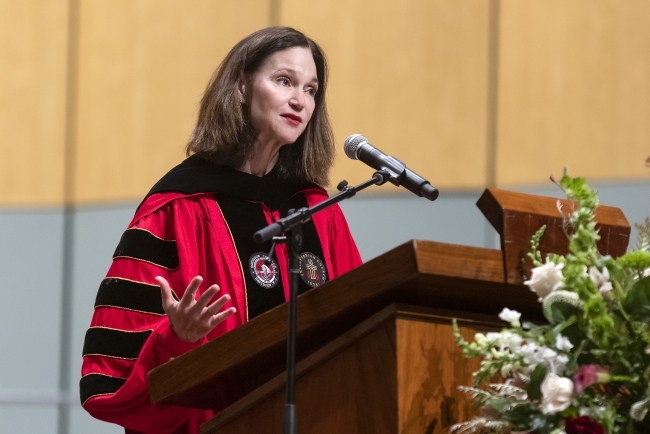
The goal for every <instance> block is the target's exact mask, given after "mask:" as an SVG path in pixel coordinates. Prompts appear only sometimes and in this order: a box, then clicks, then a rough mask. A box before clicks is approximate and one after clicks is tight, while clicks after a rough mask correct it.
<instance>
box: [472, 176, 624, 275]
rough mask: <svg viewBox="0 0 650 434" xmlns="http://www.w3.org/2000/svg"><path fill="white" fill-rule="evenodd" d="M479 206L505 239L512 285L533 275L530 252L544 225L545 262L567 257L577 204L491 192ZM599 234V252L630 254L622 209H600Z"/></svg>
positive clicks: (542, 247)
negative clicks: (570, 222) (554, 256)
mask: <svg viewBox="0 0 650 434" xmlns="http://www.w3.org/2000/svg"><path fill="white" fill-rule="evenodd" d="M477 206H478V207H479V209H480V210H481V211H482V212H483V214H484V215H485V216H486V217H487V219H488V221H489V222H490V223H491V224H492V226H493V227H494V228H495V229H496V230H497V232H498V233H499V235H500V236H501V251H502V253H503V265H504V268H505V274H506V279H507V282H508V283H513V284H521V283H522V282H523V281H524V280H526V279H527V278H528V276H530V275H531V269H532V267H533V264H532V261H531V260H530V258H528V256H527V254H528V252H529V251H530V240H531V238H532V236H533V235H534V234H535V232H537V230H538V229H540V228H541V227H542V226H543V225H546V230H545V232H544V235H543V236H542V238H541V239H540V244H539V250H540V252H541V253H542V258H545V257H546V255H547V254H548V253H557V254H561V255H564V254H567V253H568V245H569V235H570V231H571V228H570V227H569V225H568V219H569V218H570V216H571V214H572V213H573V212H574V210H575V207H576V206H577V203H575V202H572V201H569V200H566V199H554V198H551V197H544V196H536V195H532V194H523V193H515V192H511V191H505V190H499V189H493V188H490V189H487V190H485V192H484V193H483V195H482V196H481V197H480V199H479V200H478V203H477ZM595 221H596V223H597V224H596V229H597V230H598V231H599V234H600V240H599V241H598V251H599V252H600V253H601V254H602V255H611V256H613V257H618V256H621V255H623V254H624V253H625V252H626V251H627V246H628V243H629V238H630V224H629V223H628V222H627V219H626V218H625V215H623V212H622V211H621V210H620V209H619V208H615V207H610V206H603V205H600V206H599V207H598V208H596V211H595Z"/></svg>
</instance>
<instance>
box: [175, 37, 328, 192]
mask: <svg viewBox="0 0 650 434" xmlns="http://www.w3.org/2000/svg"><path fill="white" fill-rule="evenodd" d="M293 47H305V48H308V49H309V50H311V53H312V56H313V58H314V62H315V63H316V72H317V74H318V91H317V92H316V95H315V103H316V105H315V107H314V111H313V114H312V117H311V120H310V121H309V123H308V124H307V127H306V129H305V131H304V132H303V133H302V134H301V135H300V137H299V138H298V140H296V141H295V142H294V143H292V144H289V145H285V146H283V147H282V148H280V155H279V158H278V163H277V166H276V170H277V171H278V174H279V176H280V177H282V178H284V179H287V180H290V181H293V182H305V181H309V182H314V183H316V184H318V185H321V186H327V185H328V184H329V180H328V174H329V169H330V167H331V166H332V163H333V162H334V135H333V133H332V128H331V126H330V122H329V118H328V116H327V108H326V107H325V90H326V88H327V63H326V61H325V55H324V53H323V51H322V50H321V48H320V47H319V46H318V44H316V42H314V41H313V40H311V39H310V38H308V37H307V36H305V35H304V34H303V33H301V32H299V31H297V30H295V29H292V28H290V27H269V28H266V29H262V30H258V31H257V32H255V33H253V34H251V35H249V36H247V37H245V38H244V39H242V40H241V41H240V42H239V43H238V44H237V45H235V46H234V47H233V49H232V50H230V52H229V53H228V55H227V56H226V57H225V59H224V60H223V61H222V62H221V64H220V65H219V67H218V68H217V70H216V71H215V73H214V75H213V76H212V79H211V80H210V82H209V83H208V86H207V88H206V90H205V94H204V95H203V98H202V99H201V107H200V109H199V116H198V119H197V122H196V127H195V128H194V132H193V133H192V138H191V139H190V141H189V143H188V144H187V148H186V152H187V155H190V154H195V153H196V154H201V155H202V156H204V157H206V158H208V159H210V160H211V161H213V162H215V163H219V164H225V165H228V166H231V167H234V168H239V167H241V166H242V165H243V164H244V163H245V161H246V160H247V159H248V158H249V157H250V155H251V153H252V152H253V144H254V140H255V131H254V130H253V128H252V126H251V124H250V122H249V115H248V109H247V108H246V106H245V105H244V104H241V102H240V99H239V96H238V92H237V86H238V83H239V80H240V79H241V77H242V76H243V77H250V76H251V75H252V74H254V73H255V72H256V71H257V70H258V69H259V68H260V66H261V65H262V63H263V62H264V61H265V60H266V59H267V58H268V57H269V56H270V55H271V54H273V53H276V52H278V51H282V50H286V49H288V48H293Z"/></svg>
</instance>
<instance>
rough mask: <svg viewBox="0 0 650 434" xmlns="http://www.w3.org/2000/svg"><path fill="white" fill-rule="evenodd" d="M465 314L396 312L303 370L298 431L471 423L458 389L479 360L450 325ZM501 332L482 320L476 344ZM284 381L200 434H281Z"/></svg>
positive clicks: (404, 433) (373, 320) (414, 430)
mask: <svg viewBox="0 0 650 434" xmlns="http://www.w3.org/2000/svg"><path fill="white" fill-rule="evenodd" d="M458 314H460V312H450V311H443V310H437V309H427V308H421V307H416V306H405V305H394V304H393V305H390V306H388V307H386V308H384V309H382V310H381V311H380V312H378V313H377V314H375V315H373V316H371V317H370V318H368V319H367V320H366V321H364V322H363V323H361V324H360V325H358V326H356V327H354V328H353V329H352V330H350V331H348V332H346V333H344V334H343V335H341V336H340V337H338V338H336V339H335V340H333V341H332V342H330V343H329V344H327V345H326V346H325V347H323V348H322V349H320V350H318V351H316V352H315V353H314V354H312V355H310V356H309V357H307V358H306V359H305V360H303V361H302V362H300V363H299V364H298V366H297V392H296V408H297V412H298V417H297V420H298V431H299V432H301V433H308V434H331V433H333V432H341V433H346V434H348V433H350V434H354V433H359V434H362V433H373V434H374V433H378V434H397V433H399V434H426V433H430V434H434V433H435V434H438V433H442V432H446V430H447V429H448V427H449V425H450V423H453V422H455V421H458V420H459V418H463V417H466V416H467V417H469V416H470V415H471V414H472V413H471V410H470V409H469V405H468V404H469V401H468V400H467V397H466V396H464V395H463V394H461V393H460V392H458V390H457V386H459V385H461V384H470V383H471V372H472V371H473V370H475V369H476V368H477V367H478V361H477V360H469V361H464V359H463V356H462V353H461V352H460V350H459V349H458V348H457V347H456V345H455V343H454V340H453V334H452V330H451V318H452V317H454V316H455V315H458ZM494 327H495V324H494V317H483V316H481V315H475V316H473V317H472V318H471V319H467V321H465V322H464V323H462V325H461V331H462V333H463V335H464V336H465V337H467V338H471V337H472V336H473V334H474V333H475V332H476V331H477V330H487V329H492V328H494ZM284 385H285V377H284V375H279V376H277V377H275V378H274V379H272V380H271V381H269V382H268V383H266V384H264V385H263V386H261V387H260V388H258V389H256V390H255V391H253V392H252V393H250V394H249V395H247V396H246V397H245V398H243V399H241V400H240V401H238V402H236V403H235V404H233V405H232V406H230V407H228V408H227V409H225V410H224V411H223V412H221V413H219V414H218V415H217V416H216V417H215V418H213V419H212V420H211V421H209V422H207V423H205V424H204V425H203V426H202V427H201V434H244V433H252V432H255V433H265V434H281V433H282V410H283V406H284V402H285V394H284Z"/></svg>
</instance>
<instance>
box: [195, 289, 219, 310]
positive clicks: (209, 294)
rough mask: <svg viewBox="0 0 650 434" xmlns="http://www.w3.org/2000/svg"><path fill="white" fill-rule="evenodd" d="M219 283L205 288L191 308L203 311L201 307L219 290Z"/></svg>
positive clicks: (203, 307)
mask: <svg viewBox="0 0 650 434" xmlns="http://www.w3.org/2000/svg"><path fill="white" fill-rule="evenodd" d="M219 289H220V288H219V285H212V286H211V287H209V288H208V289H206V290H205V292H204V293H203V294H201V297H199V299H198V300H197V301H196V305H195V306H194V307H193V308H192V309H196V310H197V311H198V312H203V309H205V307H206V306H207V305H208V302H209V301H210V300H212V297H214V295H215V294H216V293H217V292H218V291H219Z"/></svg>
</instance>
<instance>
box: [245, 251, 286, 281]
mask: <svg viewBox="0 0 650 434" xmlns="http://www.w3.org/2000/svg"><path fill="white" fill-rule="evenodd" d="M248 270H249V271H250V273H251V276H253V280H255V282H256V283H257V284H258V285H259V286H261V287H262V288H273V287H274V286H275V285H277V284H278V281H279V280H280V273H278V264H277V263H276V262H275V261H274V260H273V259H271V258H269V255H267V254H266V253H255V254H254V255H253V256H251V259H250V260H249V261H248Z"/></svg>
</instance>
